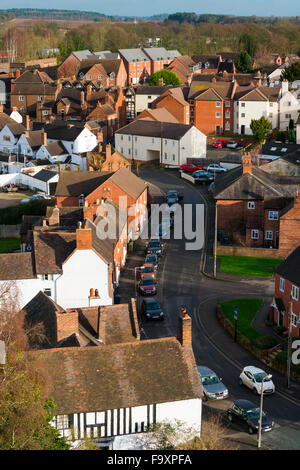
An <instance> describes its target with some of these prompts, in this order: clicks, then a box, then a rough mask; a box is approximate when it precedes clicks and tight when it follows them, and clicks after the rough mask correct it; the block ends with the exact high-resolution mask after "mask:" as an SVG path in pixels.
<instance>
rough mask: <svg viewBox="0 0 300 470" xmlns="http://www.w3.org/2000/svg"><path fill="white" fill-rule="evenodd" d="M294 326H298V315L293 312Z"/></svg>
mask: <svg viewBox="0 0 300 470" xmlns="http://www.w3.org/2000/svg"><path fill="white" fill-rule="evenodd" d="M292 326H297V315H295V314H294V313H292Z"/></svg>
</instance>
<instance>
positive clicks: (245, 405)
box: [227, 400, 274, 434]
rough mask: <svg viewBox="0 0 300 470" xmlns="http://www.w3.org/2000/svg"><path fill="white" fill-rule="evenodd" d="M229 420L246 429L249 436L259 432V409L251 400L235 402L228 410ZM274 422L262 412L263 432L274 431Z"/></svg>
mask: <svg viewBox="0 0 300 470" xmlns="http://www.w3.org/2000/svg"><path fill="white" fill-rule="evenodd" d="M227 418H228V420H229V421H231V422H237V423H238V424H240V425H242V426H243V427H244V428H246V429H247V430H248V432H249V434H253V433H255V432H258V426H259V408H258V407H257V405H255V404H254V403H252V402H251V401H249V400H235V401H234V402H233V403H232V405H231V407H230V408H228V410H227ZM273 428H274V422H273V421H272V420H271V419H270V418H269V417H268V416H267V415H266V413H265V412H264V411H263V412H262V425H261V430H262V432H267V431H272V429H273Z"/></svg>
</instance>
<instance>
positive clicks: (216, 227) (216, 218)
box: [214, 201, 218, 278]
mask: <svg viewBox="0 0 300 470" xmlns="http://www.w3.org/2000/svg"><path fill="white" fill-rule="evenodd" d="M215 211H216V212H215V241H214V278H216V277H217V244H218V201H216V208H215Z"/></svg>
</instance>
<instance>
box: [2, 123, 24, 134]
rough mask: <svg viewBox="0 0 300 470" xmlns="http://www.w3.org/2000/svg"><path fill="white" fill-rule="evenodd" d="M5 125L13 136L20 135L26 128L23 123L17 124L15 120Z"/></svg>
mask: <svg viewBox="0 0 300 470" xmlns="http://www.w3.org/2000/svg"><path fill="white" fill-rule="evenodd" d="M6 125H7V127H8V128H9V130H10V131H11V132H12V134H13V135H14V136H15V137H19V136H20V135H22V134H24V132H25V130H26V129H25V127H24V126H23V124H19V123H17V122H15V121H14V122H13V123H11V124H10V123H9V124H6Z"/></svg>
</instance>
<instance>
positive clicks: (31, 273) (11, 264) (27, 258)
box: [0, 252, 36, 281]
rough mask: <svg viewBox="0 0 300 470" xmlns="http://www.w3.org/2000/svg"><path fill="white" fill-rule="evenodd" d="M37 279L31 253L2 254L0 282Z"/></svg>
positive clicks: (0, 258) (0, 256) (0, 257)
mask: <svg viewBox="0 0 300 470" xmlns="http://www.w3.org/2000/svg"><path fill="white" fill-rule="evenodd" d="M35 277H36V273H35V269H34V261H33V257H32V253H31V252H26V253H5V254H0V280H9V281H15V280H17V279H34V278H35Z"/></svg>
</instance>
